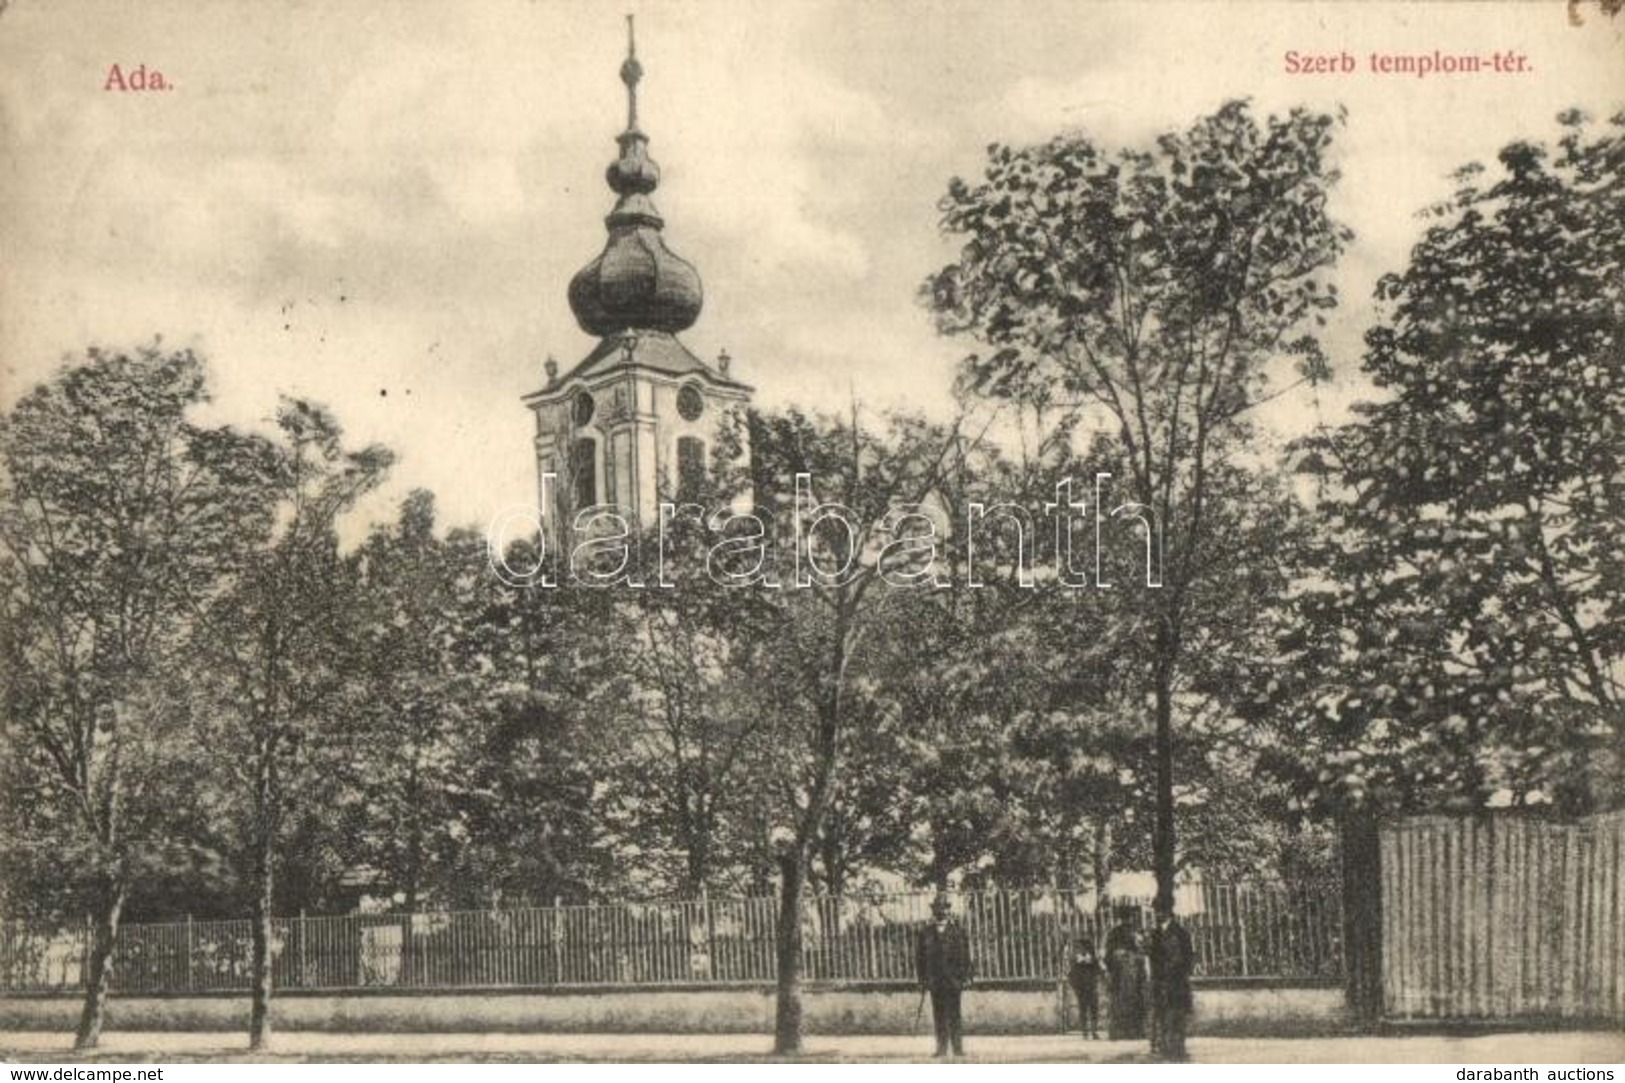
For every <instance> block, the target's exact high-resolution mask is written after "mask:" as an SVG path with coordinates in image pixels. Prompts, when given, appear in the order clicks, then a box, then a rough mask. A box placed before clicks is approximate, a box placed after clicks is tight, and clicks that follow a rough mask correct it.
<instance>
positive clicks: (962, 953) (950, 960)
mask: <svg viewBox="0 0 1625 1083" xmlns="http://www.w3.org/2000/svg"><path fill="white" fill-rule="evenodd" d="M951 909H952V907H951V905H950V904H949V902H948V896H947V895H940V894H939V895H938V896H937V897H936V898H935V899H933V900H932V902H931V920H930V921H929V922H927V923H926V924H925V925H924V926H923V927H922V928H921V929H920V937H919V942H918V943H917V944H916V945H915V948H914V968H915V971H916V973H918V975H919V978H920V988H921V989H924V990H929V991H930V993H931V1022H932V1023H933V1024H934V1025H935V1027H936V1032H937V1056H939V1057H943V1056H947V1055H948V1050H949V1048H950V1046H951V1047H952V1048H953V1052H954V1056H956V1057H959V1056H964V1054H965V1038H964V1027H963V1023H962V1021H961V1019H960V1014H959V997H960V993H961V992H963V991H964V989H965V987H966V986H967V985H969V984H970V983H971V961H970V940H969V938H968V937H966V935H965V930H964V928H963V927H962V926H961V925H960V924H959V922H957V921H955V920H954V918H953V915H952V914H951V913H950V910H951Z"/></svg>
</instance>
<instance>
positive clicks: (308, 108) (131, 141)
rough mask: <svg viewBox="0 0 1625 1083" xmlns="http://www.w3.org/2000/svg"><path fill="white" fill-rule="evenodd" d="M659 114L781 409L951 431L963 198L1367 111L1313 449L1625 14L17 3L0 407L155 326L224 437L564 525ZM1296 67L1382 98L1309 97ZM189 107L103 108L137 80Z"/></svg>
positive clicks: (693, 228)
mask: <svg viewBox="0 0 1625 1083" xmlns="http://www.w3.org/2000/svg"><path fill="white" fill-rule="evenodd" d="M628 11H630V12H632V13H635V15H636V17H637V26H638V54H639V58H640V60H641V61H642V63H643V66H644V69H645V77H644V81H643V84H642V87H641V90H640V103H639V105H640V120H641V122H642V127H643V128H644V130H645V131H646V132H648V133H649V135H650V137H651V144H650V152H651V154H652V156H653V157H654V158H655V159H656V160H657V161H658V162H659V163H660V166H661V168H662V174H663V176H662V183H661V187H660V190H659V191H658V192H657V193H656V196H655V200H656V203H657V204H658V206H659V207H660V210H661V211H662V213H663V214H664V216H665V219H666V223H667V225H666V239H667V242H668V244H669V245H670V246H671V247H672V249H673V250H674V251H676V252H677V253H679V254H680V255H682V256H684V257H685V258H686V259H688V260H689V261H691V262H692V263H694V264H695V265H696V266H697V267H698V268H699V271H700V274H701V276H702V278H703V280H704V283H705V292H706V299H705V308H704V311H703V313H702V314H701V316H700V319H699V322H698V323H697V324H696V326H695V327H694V328H693V329H692V330H690V331H689V332H687V333H686V334H685V335H684V339H685V341H687V342H688V344H689V345H690V347H691V348H693V349H694V351H695V352H696V353H698V354H699V355H700V356H702V357H706V358H711V357H715V356H716V354H717V353H718V352H719V351H720V350H723V349H726V350H727V351H728V352H729V354H731V355H732V357H733V358H734V367H733V373H734V375H735V376H736V377H738V378H740V379H743V380H745V381H747V382H749V383H752V384H754V385H755V386H756V388H757V401H758V402H759V403H760V404H762V405H764V406H767V407H781V406H785V405H789V404H796V405H800V406H803V407H807V408H813V409H830V410H839V411H843V412H844V411H845V410H846V409H848V408H849V406H850V404H851V403H853V402H854V401H855V402H858V403H860V404H861V407H862V409H863V410H864V411H865V412H869V411H874V412H876V413H878V412H879V411H883V410H888V409H908V410H919V411H924V412H927V413H931V414H940V415H946V414H948V413H949V412H950V411H951V410H952V407H953V404H952V400H951V397H950V394H949V388H950V384H951V381H952V378H953V373H954V368H955V363H956V361H957V360H958V359H959V358H960V357H961V356H962V355H963V354H964V353H965V352H967V350H968V349H969V348H971V347H970V344H968V343H965V342H961V341H955V340H951V339H945V338H942V337H940V336H939V335H938V334H937V333H936V331H935V330H934V328H933V326H932V324H931V321H930V318H929V315H928V313H927V312H926V311H925V310H924V309H923V308H922V307H921V306H920V305H919V303H918V301H917V299H916V297H917V292H918V290H919V287H920V284H921V282H922V281H923V280H924V278H925V277H926V276H927V275H928V274H929V273H931V272H932V271H933V270H935V269H937V268H938V267H940V266H942V265H943V264H945V263H946V262H948V261H950V260H951V259H952V256H953V245H952V243H951V242H950V241H949V240H947V239H945V238H943V237H942V236H941V234H940V233H939V231H938V229H937V218H938V212H937V210H936V202H937V199H938V198H939V196H940V195H941V193H942V192H943V191H944V190H945V189H946V186H947V183H948V180H949V178H951V177H953V176H956V175H957V176H964V177H967V178H972V177H974V176H975V175H976V174H977V173H978V172H979V170H980V167H981V163H982V161H983V159H984V156H985V148H986V147H987V145H988V144H990V143H993V142H995V141H999V142H1007V143H1018V144H1019V143H1031V142H1039V141H1043V140H1046V139H1048V138H1049V137H1051V136H1053V135H1055V134H1057V133H1059V132H1062V131H1081V132H1084V133H1087V134H1088V135H1089V136H1091V137H1092V138H1094V139H1096V140H1097V141H1099V142H1102V143H1104V144H1106V145H1108V146H1127V145H1136V144H1143V143H1145V142H1146V141H1148V140H1150V139H1152V138H1154V136H1155V135H1156V134H1157V133H1159V132H1161V131H1165V130H1169V129H1172V128H1177V127H1181V126H1183V125H1185V124H1188V123H1189V122H1190V121H1191V120H1192V119H1193V118H1194V117H1196V116H1198V115H1200V114H1201V113H1203V112H1206V111H1210V110H1212V109H1214V108H1216V107H1217V106H1218V105H1220V104H1221V103H1222V102H1224V101H1225V100H1227V99H1229V98H1234V97H1248V98H1251V99H1252V100H1253V102H1254V104H1255V107H1256V108H1257V109H1258V110H1259V111H1261V112H1268V111H1275V110H1282V109H1285V108H1289V107H1291V106H1293V105H1298V104H1302V105H1307V106H1311V107H1314V108H1319V109H1334V108H1337V107H1338V106H1343V107H1345V108H1346V109H1347V117H1348V119H1347V123H1346V126H1345V128H1344V129H1343V130H1342V131H1340V132H1339V134H1338V136H1337V150H1336V157H1337V163H1338V166H1339V168H1340V170H1341V173H1342V180H1341V181H1340V183H1339V185H1338V186H1337V188H1336V191H1335V195H1334V198H1333V201H1332V204H1331V209H1332V212H1333V213H1334V215H1336V216H1337V217H1338V218H1339V219H1341V220H1342V221H1343V222H1344V223H1345V224H1347V225H1348V226H1349V227H1350V228H1352V229H1353V230H1354V232H1355V235H1356V240H1355V242H1354V244H1353V245H1352V246H1351V247H1350V249H1349V251H1348V252H1347V254H1346V255H1345V257H1344V259H1343V260H1342V262H1341V264H1340V266H1339V269H1338V276H1339V282H1340V286H1341V290H1342V292H1343V295H1344V297H1345V303H1344V306H1343V308H1342V309H1341V310H1340V312H1339V314H1338V316H1337V318H1336V320H1335V321H1334V323H1333V325H1332V327H1331V328H1330V329H1329V330H1328V333H1327V336H1326V340H1325V341H1326V344H1327V346H1328V349H1329V351H1330V353H1331V358H1332V361H1333V364H1334V366H1336V368H1337V370H1338V375H1337V378H1336V381H1335V382H1334V384H1333V385H1332V386H1330V387H1327V388H1323V389H1321V390H1320V391H1319V392H1318V393H1311V392H1310V391H1309V390H1307V389H1305V390H1302V391H1298V392H1293V393H1291V394H1288V395H1285V396H1283V397H1282V398H1281V399H1279V400H1277V401H1276V402H1275V403H1273V404H1272V405H1271V409H1272V411H1273V413H1272V414H1271V415H1270V417H1269V418H1268V420H1269V423H1270V425H1271V426H1272V429H1273V430H1275V431H1277V432H1280V433H1284V434H1291V433H1292V432H1293V431H1301V429H1303V428H1304V427H1306V426H1307V425H1309V424H1312V423H1314V422H1315V421H1317V420H1325V421H1336V420H1339V419H1340V418H1341V417H1342V416H1344V412H1345V410H1346V406H1347V404H1348V403H1349V402H1350V401H1353V400H1354V399H1357V398H1359V397H1361V396H1362V395H1363V394H1366V393H1368V391H1367V389H1365V388H1364V387H1363V385H1362V383H1361V380H1360V377H1359V371H1358V367H1359V341H1360V335H1361V333H1362V332H1363V330H1364V328H1365V326H1367V325H1368V324H1369V323H1370V322H1371V320H1372V318H1373V309H1372V306H1371V303H1370V302H1369V298H1370V297H1371V294H1372V289H1373V287H1374V285H1375V283H1376V281H1377V278H1378V276H1380V275H1381V274H1382V273H1384V272H1387V271H1394V270H1399V269H1401V268H1402V267H1403V265H1404V261H1405V256H1406V253H1407V252H1408V250H1409V247H1410V246H1411V245H1412V244H1413V243H1414V241H1415V239H1416V237H1417V236H1418V233H1419V231H1420V230H1421V228H1422V222H1421V221H1420V220H1419V218H1418V217H1417V214H1418V212H1420V211H1421V210H1423V209H1424V208H1425V207H1427V206H1429V205H1430V204H1432V203H1435V202H1436V201H1438V200H1439V199H1441V198H1443V197H1444V196H1446V195H1447V194H1448V193H1449V191H1450V182H1449V175H1450V174H1451V173H1452V172H1453V171H1454V170H1455V169H1456V168H1457V167H1459V166H1461V165H1463V164H1464V163H1467V162H1470V161H1480V160H1489V159H1491V158H1492V157H1493V155H1494V153H1495V151H1496V150H1497V149H1498V148H1499V147H1501V146H1502V145H1504V144H1505V143H1507V142H1508V141H1510V140H1512V139H1516V138H1532V139H1549V138H1551V137H1552V135H1553V134H1554V132H1555V130H1556V125H1555V122H1554V117H1555V116H1556V114H1557V113H1558V112H1560V111H1561V110H1563V109H1565V108H1567V107H1570V106H1581V107H1583V108H1586V109H1588V110H1589V111H1591V112H1593V113H1595V114H1596V115H1598V116H1599V117H1606V116H1608V115H1610V114H1611V113H1613V112H1615V111H1617V110H1619V109H1620V108H1621V107H1625V78H1622V75H1621V73H1622V72H1625V63H1622V61H1625V17H1616V18H1614V19H1609V18H1607V17H1605V16H1604V15H1602V14H1601V13H1600V12H1598V11H1597V9H1596V7H1595V5H1592V4H1585V5H1583V6H1582V7H1581V8H1580V9H1579V15H1580V25H1574V23H1573V21H1572V20H1571V17H1570V12H1569V9H1568V7H1567V6H1566V5H1565V4H1562V3H1488V4H1486V3H1467V2H1415V3H1397V4H1394V3H1389V4H1383V3H1353V2H1337V3H1325V2H1310V0H1293V2H1270V3H1264V2H1260V3H1217V2H1207V3H1181V2H1171V0H1170V2H1161V3H1134V4H1109V3H1100V4H1096V3H1085V2H1078V0H1067V2H1055V3H1041V2H1036V0H1029V2H1018V0H1006V2H1003V3H985V2H972V0H964V2H942V0H935V2H929V0H914V2H901V0H890V2H885V0H868V2H858V0H828V2H803V0H777V2H774V3H765V2H764V3H746V2H744V0H658V2H657V0H641V2H636V0H626V2H625V3H623V4H619V5H617V4H608V3H604V2H602V0H598V2H592V3H587V2H558V0H471V2H467V3H447V2H445V0H437V2H433V3H430V2H416V0H398V2H392V3H385V2H383V0H324V2H304V0H277V2H273V0H191V2H188V3H178V2H174V3H172V2H169V0H147V2H140V3H137V2H134V0H95V2H89V0H50V2H49V3H47V2H46V0H11V3H10V4H9V5H0V208H4V211H3V213H0V407H4V406H7V405H9V404H10V403H11V402H12V401H14V400H15V399H16V397H17V396H19V395H20V394H22V393H24V392H25V391H26V390H27V389H28V388H29V387H31V386H33V385H34V384H35V383H37V382H38V381H40V380H42V379H45V378H47V377H48V376H49V375H50V373H51V372H52V371H53V370H54V369H55V368H56V367H57V366H58V365H60V364H61V363H62V361H63V359H64V358H65V357H69V356H72V355H75V354H79V353H82V352H83V350H84V349H85V348H86V347H87V346H90V345H92V344H97V345H102V346H107V347H133V346H136V345H139V344H142V343H147V342H151V341H152V339H153V338H154V336H161V338H162V340H163V342H164V343H165V344H166V345H171V346H176V347H181V346H186V347H191V348H194V349H196V350H198V351H199V352H200V353H201V354H203V355H204V356H205V357H206V358H207V360H208V362H209V365H210V372H211V379H212V387H213V390H214V395H215V401H214V402H213V403H212V404H211V406H210V408H209V414H208V416H209V418H210V419H211V420H217V421H221V422H230V423H234V424H239V425H243V426H246V427H262V426H264V425H265V424H266V422H267V420H268V418H269V417H270V416H271V414H272V412H273V411H274V409H275V405H276V401H277V395H278V393H279V392H286V393H293V394H300V395H305V396H308V397H311V398H314V399H317V400H319V401H322V402H324V403H326V404H327V405H328V406H329V407H331V408H332V410H333V411H334V412H335V413H336V415H337V416H338V418H339V420H340V422H341V423H342V424H343V425H344V426H345V428H346V430H347V433H348V435H349V436H350V438H351V439H352V440H353V441H355V442H356V443H358V444H359V443H363V442H372V441H378V442H382V443H385V444H387V445H389V446H391V447H392V448H394V449H395V450H396V452H397V453H398V455H399V461H398V463H397V466H396V467H395V470H394V472H393V474H392V477H391V481H390V483H389V485H388V486H387V487H386V488H385V489H384V490H382V491H381V492H380V493H379V494H377V496H376V497H375V498H373V500H372V502H371V503H370V504H369V505H368V506H367V508H365V509H364V512H363V514H364V517H389V516H390V515H391V514H392V508H393V506H394V505H395V504H397V503H398V502H399V500H400V499H401V498H402V497H403V496H404V495H405V494H406V493H407V492H408V491H410V490H411V489H413V488H416V487H426V488H428V489H430V490H432V491H433V492H434V493H435V494H436V497H437V500H438V502H439V507H440V511H441V515H442V519H443V521H444V522H448V523H452V524H459V525H461V524H467V525H483V524H484V523H486V522H489V520H490V518H491V517H492V516H493V515H494V514H496V513H497V512H498V511H499V510H500V509H503V508H506V507H510V506H512V505H515V504H523V503H525V502H526V501H527V500H530V499H532V498H533V497H532V494H533V492H534V485H535V477H534V472H535V463H534V459H533V457H532V450H531V436H532V430H531V419H530V416H529V414H528V412H527V411H526V410H525V408H524V407H523V406H522V405H521V403H520V401H519V400H520V396H521V395H523V394H524V393H525V392H527V391H531V390H534V389H536V388H537V387H539V386H540V384H541V383H542V379H543V375H542V374H543V366H544V362H545V359H546V358H547V357H548V356H549V355H552V356H554V357H556V358H557V359H558V360H559V362H560V364H561V365H562V366H563V367H565V368H568V367H569V366H571V365H573V364H574V363H575V362H576V361H577V360H579V359H580V358H581V357H582V356H584V355H585V354H586V353H587V352H588V351H589V350H590V349H591V347H592V345H593V341H592V339H590V338H589V337H588V336H587V335H586V334H585V333H583V332H582V331H581V330H580V329H579V328H577V327H576V325H575V322H574V319H573V317H572V316H571V314H570V310H569V306H568V304H567V303H566V300H565V287H566V284H567V283H568V281H569V279H570V276H571V275H572V274H573V273H574V272H575V271H576V270H577V269H579V268H580V267H581V266H583V265H584V264H586V263H587V262H589V261H590V260H591V259H592V258H593V257H594V256H596V255H597V253H598V252H599V250H600V249H601V248H602V246H603V241H604V229H603V221H602V220H603V216H604V215H605V214H607V213H608V211H609V209H610V207H611V206H612V204H613V197H612V196H611V193H610V192H609V191H608V190H607V188H606V187H605V185H604V181H603V171H604V168H605V166H607V165H608V164H609V162H610V161H611V160H612V158H613V157H614V154H615V145H614V140H613V137H614V135H615V134H616V133H617V132H618V131H619V130H620V128H621V127H622V125H623V124H624V120H625V98H624V89H623V88H622V86H621V84H620V82H619V80H618V77H617V72H618V69H619V65H620V63H621V60H622V57H623V55H624V51H625V47H626V46H625V25H624V19H623V15H624V14H625V13H626V12H628ZM1434 50H1439V51H1441V52H1443V53H1446V54H1452V55H1456V54H1476V55H1485V56H1487V55H1490V54H1493V53H1495V52H1498V51H1506V50H1512V51H1515V52H1517V53H1521V54H1523V55H1524V56H1526V57H1527V60H1526V62H1525V64H1526V67H1527V68H1528V69H1529V70H1526V71H1525V72H1522V73H1514V74H1505V75H1497V74H1482V73H1481V74H1478V75H1458V76H1433V77H1427V78H1418V77H1416V76H1399V75H1392V74H1390V75H1381V74H1376V73H1372V72H1370V71H1367V70H1365V67H1366V65H1367V63H1368V57H1369V54H1371V53H1373V52H1383V53H1390V54H1393V53H1414V54H1431V53H1433V52H1434ZM1288 51H1296V52H1298V53H1301V54H1334V55H1335V54H1340V53H1341V52H1343V51H1347V52H1348V53H1349V54H1350V55H1351V56H1352V57H1354V58H1355V61H1356V66H1357V68H1358V69H1359V70H1357V71H1355V72H1353V73H1346V74H1345V73H1341V72H1333V73H1328V74H1292V73H1289V72H1287V71H1286V70H1285V69H1286V61H1285V57H1286V54H1287V52H1288ZM115 63H116V64H118V65H120V67H121V70H123V71H124V72H126V73H129V72H131V71H133V70H134V69H135V68H136V67H137V66H138V65H144V66H145V68H146V70H147V71H148V72H149V73H150V72H152V71H159V72H161V73H162V74H163V77H164V79H165V81H166V82H168V83H170V84H172V89H169V90H165V91H145V92H137V91H125V92H120V91H117V90H107V89H105V84H106V82H107V79H108V74H109V69H110V67H111V65H113V64H115Z"/></svg>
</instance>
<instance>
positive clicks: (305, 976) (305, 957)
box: [299, 906, 310, 989]
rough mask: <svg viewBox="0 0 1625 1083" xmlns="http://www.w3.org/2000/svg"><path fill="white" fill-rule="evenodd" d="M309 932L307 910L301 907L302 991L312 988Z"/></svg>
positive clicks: (300, 971)
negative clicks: (306, 918)
mask: <svg viewBox="0 0 1625 1083" xmlns="http://www.w3.org/2000/svg"><path fill="white" fill-rule="evenodd" d="M308 931H309V930H308V927H307V926H306V925H305V908H304V907H303V906H301V907H300V908H299V988H301V989H307V988H309V987H310V970H309V966H310V956H309V953H308V952H307V951H306V950H305V934H306V933H307V932H308Z"/></svg>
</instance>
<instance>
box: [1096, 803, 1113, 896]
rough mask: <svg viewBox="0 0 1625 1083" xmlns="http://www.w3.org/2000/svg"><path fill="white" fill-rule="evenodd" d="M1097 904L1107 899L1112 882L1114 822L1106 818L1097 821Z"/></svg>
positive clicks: (1102, 817)
mask: <svg viewBox="0 0 1625 1083" xmlns="http://www.w3.org/2000/svg"><path fill="white" fill-rule="evenodd" d="M1093 865H1094V868H1093V872H1094V876H1095V903H1096V905H1099V903H1100V902H1101V901H1102V900H1104V899H1105V898H1106V888H1107V887H1108V886H1109V885H1110V884H1111V882H1112V822H1111V820H1110V819H1109V818H1107V817H1106V816H1101V817H1100V818H1099V819H1097V820H1096V821H1095V852H1094V862H1093Z"/></svg>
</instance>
